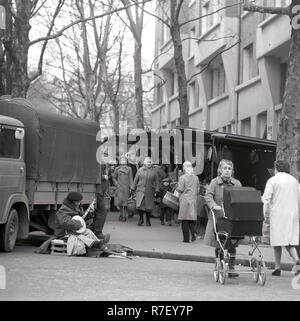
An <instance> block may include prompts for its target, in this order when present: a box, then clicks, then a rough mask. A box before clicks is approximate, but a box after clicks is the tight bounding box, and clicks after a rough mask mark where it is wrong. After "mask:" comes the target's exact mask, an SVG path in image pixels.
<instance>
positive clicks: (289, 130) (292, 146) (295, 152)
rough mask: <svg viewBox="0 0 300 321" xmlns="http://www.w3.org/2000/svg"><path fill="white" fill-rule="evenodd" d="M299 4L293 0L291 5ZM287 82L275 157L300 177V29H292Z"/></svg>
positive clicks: (299, 2)
mask: <svg viewBox="0 0 300 321" xmlns="http://www.w3.org/2000/svg"><path fill="white" fill-rule="evenodd" d="M298 4H300V1H299V0H297V1H293V2H292V5H291V6H294V5H298ZM288 61H289V62H288V71H287V82H286V87H285V94H284V99H283V106H282V113H281V119H280V124H279V133H278V138H277V140H278V145H277V159H282V160H286V161H288V162H289V163H290V164H291V174H292V175H293V176H295V177H296V178H297V179H298V180H299V178H300V64H299V62H300V29H298V30H296V29H292V36H291V45H290V54H289V60H288Z"/></svg>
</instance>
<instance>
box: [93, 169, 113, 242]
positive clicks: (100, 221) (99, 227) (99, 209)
mask: <svg viewBox="0 0 300 321" xmlns="http://www.w3.org/2000/svg"><path fill="white" fill-rule="evenodd" d="M100 173H104V174H101V183H100V185H99V186H98V188H97V192H96V200H97V203H96V209H95V212H94V217H93V224H92V227H91V229H92V231H93V232H94V233H95V235H96V236H97V237H98V238H99V239H102V238H103V239H105V240H106V241H107V242H108V241H109V239H110V234H103V227H104V224H105V221H106V216H107V210H106V207H105V201H104V196H105V194H107V193H108V192H109V180H108V175H107V174H106V173H105V172H104V168H103V167H102V168H101V169H100Z"/></svg>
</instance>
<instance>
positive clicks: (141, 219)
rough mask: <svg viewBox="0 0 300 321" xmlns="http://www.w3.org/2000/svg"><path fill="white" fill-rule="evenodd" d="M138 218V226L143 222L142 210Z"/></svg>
mask: <svg viewBox="0 0 300 321" xmlns="http://www.w3.org/2000/svg"><path fill="white" fill-rule="evenodd" d="M139 214H140V219H139V222H138V226H142V225H143V224H144V218H143V216H144V213H143V212H140V213H139Z"/></svg>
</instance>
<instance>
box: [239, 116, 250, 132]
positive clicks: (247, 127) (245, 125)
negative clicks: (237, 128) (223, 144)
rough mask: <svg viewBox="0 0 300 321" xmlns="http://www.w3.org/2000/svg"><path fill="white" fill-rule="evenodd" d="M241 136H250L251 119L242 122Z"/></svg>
mask: <svg viewBox="0 0 300 321" xmlns="http://www.w3.org/2000/svg"><path fill="white" fill-rule="evenodd" d="M241 135H244V136H250V135H251V119H250V118H247V119H244V120H242V123H241Z"/></svg>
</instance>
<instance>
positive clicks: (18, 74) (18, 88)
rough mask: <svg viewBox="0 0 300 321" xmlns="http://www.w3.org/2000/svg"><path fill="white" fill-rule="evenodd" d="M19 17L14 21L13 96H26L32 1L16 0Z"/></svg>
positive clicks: (28, 82)
mask: <svg viewBox="0 0 300 321" xmlns="http://www.w3.org/2000/svg"><path fill="white" fill-rule="evenodd" d="M16 12H17V17H16V18H15V21H14V33H13V37H14V38H13V45H12V66H11V75H12V88H11V96H12V97H24V98H25V97H26V94H27V91H28V88H29V84H30V81H29V77H28V73H27V64H28V48H29V31H30V28H31V27H30V24H29V20H30V14H31V1H16Z"/></svg>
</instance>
